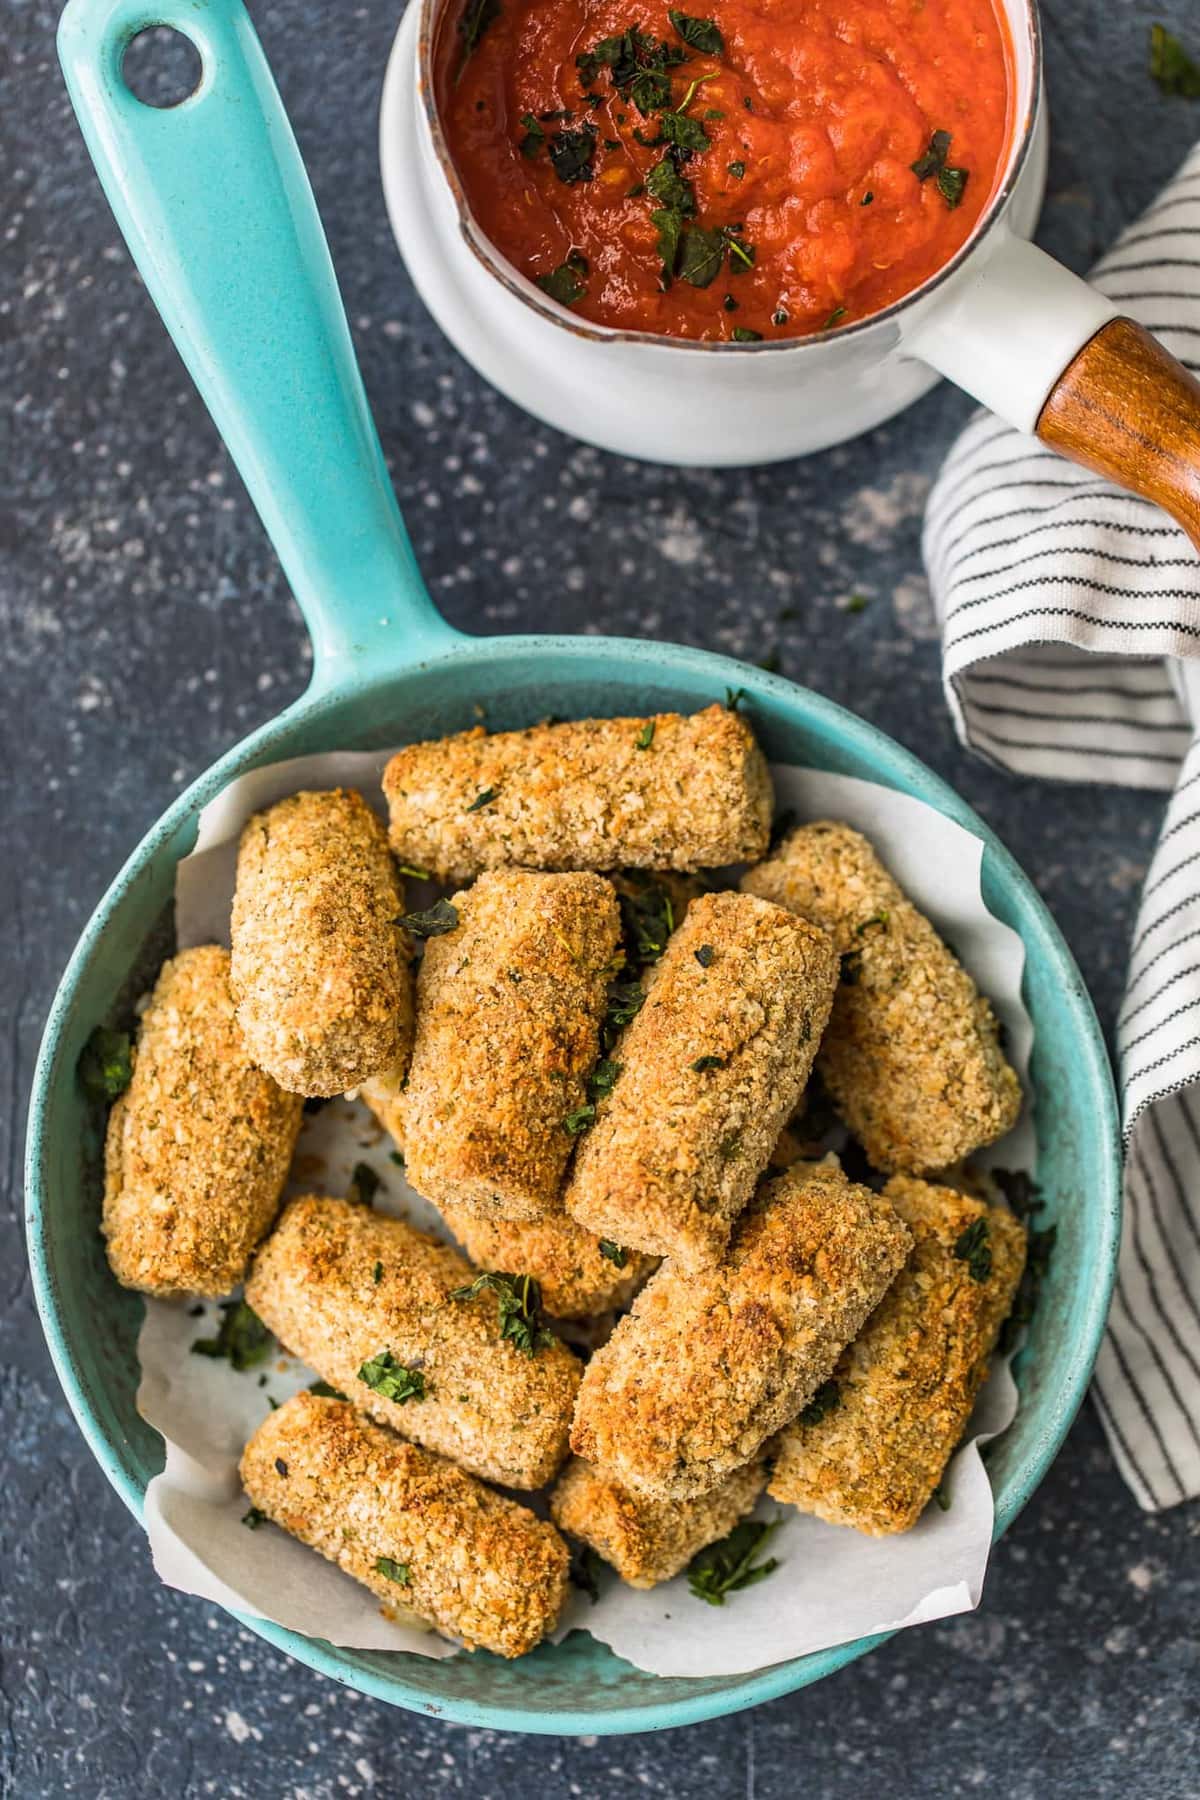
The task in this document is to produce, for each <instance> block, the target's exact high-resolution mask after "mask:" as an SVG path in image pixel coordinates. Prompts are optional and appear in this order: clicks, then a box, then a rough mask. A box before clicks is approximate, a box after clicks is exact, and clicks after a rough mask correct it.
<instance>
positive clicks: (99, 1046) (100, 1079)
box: [79, 1025, 133, 1100]
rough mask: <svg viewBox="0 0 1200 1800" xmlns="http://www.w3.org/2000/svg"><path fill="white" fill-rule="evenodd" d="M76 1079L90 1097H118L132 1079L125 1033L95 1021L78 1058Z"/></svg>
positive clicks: (103, 1098) (98, 1098)
mask: <svg viewBox="0 0 1200 1800" xmlns="http://www.w3.org/2000/svg"><path fill="white" fill-rule="evenodd" d="M79 1079H80V1081H81V1082H82V1083H83V1086H84V1090H85V1092H86V1093H89V1094H90V1095H91V1096H92V1098H93V1099H94V1100H118V1099H120V1097H121V1095H122V1094H123V1093H124V1092H125V1089H126V1088H127V1087H128V1086H129V1084H130V1082H131V1081H132V1080H133V1057H132V1055H131V1053H130V1041H129V1033H128V1032H127V1031H111V1030H110V1029H109V1027H108V1026H107V1025H97V1026H96V1028H95V1030H94V1031H93V1032H92V1034H91V1036H90V1037H89V1038H88V1041H87V1043H86V1044H85V1045H84V1046H83V1050H82V1053H81V1054H80V1058H79Z"/></svg>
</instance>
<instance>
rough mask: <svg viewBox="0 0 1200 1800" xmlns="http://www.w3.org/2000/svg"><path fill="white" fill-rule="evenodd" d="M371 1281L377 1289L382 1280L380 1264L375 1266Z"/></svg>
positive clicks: (381, 1265)
mask: <svg viewBox="0 0 1200 1800" xmlns="http://www.w3.org/2000/svg"><path fill="white" fill-rule="evenodd" d="M371 1279H372V1280H373V1281H374V1283H375V1286H376V1287H378V1286H379V1283H380V1282H381V1281H382V1280H383V1264H382V1263H381V1262H377V1263H376V1264H375V1270H374V1273H373V1275H372V1277H371Z"/></svg>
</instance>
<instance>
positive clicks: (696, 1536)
mask: <svg viewBox="0 0 1200 1800" xmlns="http://www.w3.org/2000/svg"><path fill="white" fill-rule="evenodd" d="M766 1478H767V1471H766V1464H765V1462H764V1460H763V1458H762V1457H756V1458H755V1460H754V1461H753V1462H750V1463H747V1464H746V1466H745V1468H743V1469H735V1470H734V1471H733V1473H732V1475H729V1476H727V1477H726V1478H725V1480H724V1481H723V1482H722V1483H721V1485H720V1487H716V1488H713V1490H712V1492H711V1493H708V1494H702V1495H700V1496H699V1498H698V1499H695V1500H666V1501H664V1500H649V1499H647V1498H646V1497H645V1495H643V1494H635V1493H632V1492H631V1491H630V1490H629V1489H628V1488H623V1487H621V1485H620V1484H619V1483H618V1482H616V1481H611V1480H609V1479H608V1478H607V1477H606V1476H604V1475H601V1474H599V1473H598V1471H597V1470H595V1469H593V1468H592V1466H591V1464H590V1463H586V1462H584V1461H583V1459H582V1457H578V1456H573V1457H572V1458H571V1460H570V1462H569V1463H568V1464H567V1466H566V1468H565V1469H564V1470H563V1472H562V1474H561V1475H560V1476H559V1478H558V1481H557V1482H556V1484H555V1487H554V1491H553V1492H552V1494H551V1495H550V1517H551V1518H552V1519H553V1520H554V1523H555V1524H556V1525H557V1526H558V1528H559V1530H560V1531H564V1532H566V1533H567V1535H568V1536H569V1537H573V1538H578V1539H579V1540H580V1542H581V1543H584V1544H588V1545H590V1546H591V1548H592V1549H593V1550H594V1551H595V1552H596V1554H597V1555H598V1556H601V1557H603V1558H604V1561H605V1562H606V1563H611V1564H612V1567H613V1568H614V1569H615V1570H616V1571H617V1574H618V1575H619V1576H620V1577H621V1580H622V1581H627V1582H628V1583H629V1585H630V1587H635V1588H652V1587H657V1585H658V1583H659V1582H660V1581H670V1580H671V1578H672V1576H675V1575H678V1574H679V1572H680V1570H681V1569H686V1568H687V1565H688V1564H689V1562H691V1560H692V1558H693V1556H695V1554H696V1552H697V1551H698V1550H703V1549H705V1548H706V1547H707V1546H708V1545H709V1544H715V1543H716V1542H717V1540H718V1539H719V1538H723V1537H725V1536H726V1535H727V1533H729V1532H730V1531H732V1530H733V1528H734V1526H735V1525H736V1524H737V1523H738V1521H739V1519H744V1518H745V1516H746V1514H747V1513H748V1512H751V1511H752V1510H753V1508H754V1504H755V1501H756V1500H757V1499H758V1496H759V1495H760V1494H761V1493H762V1491H763V1487H764V1485H765V1482H766Z"/></svg>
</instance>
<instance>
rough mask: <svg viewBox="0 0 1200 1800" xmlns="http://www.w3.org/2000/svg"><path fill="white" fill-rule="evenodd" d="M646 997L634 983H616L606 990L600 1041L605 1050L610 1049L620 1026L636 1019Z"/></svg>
mask: <svg viewBox="0 0 1200 1800" xmlns="http://www.w3.org/2000/svg"><path fill="white" fill-rule="evenodd" d="M645 998H646V995H645V993H644V991H643V990H642V988H641V987H640V986H639V985H638V983H637V982H636V981H617V982H614V983H613V985H612V987H610V988H609V990H608V1006H607V1010H606V1011H605V1014H604V1024H603V1026H602V1028H601V1033H600V1041H601V1043H602V1044H603V1046H604V1048H605V1049H606V1050H608V1049H610V1048H611V1047H612V1044H613V1042H614V1041H615V1039H616V1036H617V1033H618V1032H619V1031H620V1030H621V1028H622V1026H624V1025H628V1024H629V1022H630V1021H631V1020H632V1019H636V1018H637V1016H638V1014H639V1013H640V1012H641V1010H642V1003H643V1001H644V1000H645Z"/></svg>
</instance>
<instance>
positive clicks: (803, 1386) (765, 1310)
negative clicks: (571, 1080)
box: [571, 1161, 911, 1500]
mask: <svg viewBox="0 0 1200 1800" xmlns="http://www.w3.org/2000/svg"><path fill="white" fill-rule="evenodd" d="M910 1242H911V1240H910V1237H909V1233H908V1229H907V1227H906V1226H905V1225H903V1224H902V1223H901V1221H900V1219H899V1218H898V1216H897V1214H896V1212H895V1211H894V1209H893V1208H892V1206H891V1205H890V1204H889V1203H888V1202H887V1201H886V1200H883V1199H881V1198H880V1197H879V1196H878V1195H876V1194H873V1193H872V1192H871V1191H870V1189H869V1188H864V1187H858V1186H856V1185H854V1184H853V1183H851V1182H849V1181H847V1180H846V1177H845V1176H844V1175H843V1174H842V1172H841V1170H840V1169H839V1168H838V1167H837V1165H836V1163H834V1162H832V1161H831V1162H829V1163H819V1164H811V1163H810V1164H802V1163H798V1164H796V1165H795V1167H794V1168H792V1169H789V1170H788V1172H787V1173H786V1174H784V1175H781V1176H779V1177H778V1178H777V1179H776V1180H774V1181H768V1182H765V1183H764V1184H763V1185H762V1186H761V1187H760V1189H759V1191H758V1193H757V1195H756V1196H755V1198H754V1200H753V1201H752V1202H751V1204H750V1206H749V1207H747V1209H746V1211H745V1212H744V1213H743V1214H742V1217H741V1218H740V1219H739V1221H738V1223H737V1226H736V1227H735V1229H734V1233H733V1237H732V1240H731V1242H730V1246H729V1251H728V1254H727V1256H726V1258H725V1260H724V1261H723V1262H722V1263H720V1264H719V1265H718V1267H717V1268H715V1269H709V1270H705V1271H704V1272H703V1273H702V1274H697V1275H689V1274H687V1273H686V1272H685V1271H684V1270H682V1269H680V1268H679V1267H678V1266H677V1265H676V1263H675V1262H674V1261H670V1262H667V1263H665V1264H664V1265H663V1267H662V1268H661V1269H660V1270H659V1271H658V1274H657V1275H654V1276H652V1277H651V1279H650V1281H649V1282H648V1283H647V1285H646V1286H645V1287H644V1288H643V1289H642V1291H641V1293H640V1294H639V1296H638V1298H637V1299H636V1300H635V1301H634V1303H633V1311H632V1312H631V1313H629V1314H628V1315H627V1316H626V1317H625V1318H624V1319H622V1320H621V1322H620V1323H619V1324H618V1326H617V1328H616V1330H615V1331H614V1332H613V1334H612V1336H611V1337H610V1338H609V1340H608V1342H607V1343H606V1344H604V1345H603V1346H602V1348H601V1349H599V1350H598V1351H597V1352H596V1354H595V1355H594V1356H593V1357H592V1360H591V1362H590V1363H589V1364H588V1366H587V1368H586V1369H585V1371H584V1376H583V1381H582V1382H581V1384H580V1389H579V1399H578V1401H577V1403H576V1407H575V1422H574V1425H573V1426H572V1428H571V1448H572V1449H573V1450H574V1451H575V1452H576V1454H577V1455H579V1456H583V1457H586V1458H587V1460H588V1461H589V1462H591V1463H593V1464H595V1465H596V1467H597V1468H599V1469H600V1470H601V1471H602V1472H603V1473H604V1474H607V1475H610V1476H612V1477H613V1479H614V1480H616V1481H619V1482H620V1483H621V1485H622V1486H623V1487H630V1488H634V1489H635V1490H636V1491H637V1492H638V1493H640V1494H646V1495H649V1496H650V1497H651V1498H654V1499H660V1500H687V1499H692V1498H694V1497H695V1496H696V1495H698V1494H705V1493H708V1492H710V1491H711V1490H712V1489H713V1488H715V1487H717V1486H719V1484H720V1483H721V1482H722V1481H724V1479H725V1478H726V1476H727V1475H729V1474H731V1473H732V1471H733V1470H734V1469H737V1468H740V1467H741V1466H742V1464H743V1463H746V1462H749V1461H750V1459H751V1457H753V1456H754V1455H756V1454H757V1452H758V1450H759V1447H760V1446H761V1445H762V1444H763V1443H764V1441H765V1440H766V1439H767V1438H768V1437H769V1436H770V1435H771V1433H772V1432H775V1431H778V1430H779V1429H780V1427H781V1426H782V1425H784V1424H786V1423H787V1421H788V1420H789V1419H793V1418H795V1416H796V1414H797V1413H798V1412H799V1411H800V1410H801V1408H802V1407H804V1406H806V1405H807V1404H808V1402H809V1400H810V1399H811V1398H812V1396H813V1394H814V1393H815V1392H816V1390H817V1388H818V1387H819V1386H820V1385H821V1383H822V1382H823V1381H826V1380H827V1379H828V1378H829V1376H830V1375H831V1374H832V1372H833V1368H834V1364H835V1363H836V1362H837V1359H838V1357H839V1356H840V1355H841V1353H842V1351H843V1350H844V1349H845V1347H846V1345H847V1344H848V1343H849V1342H850V1341H851V1339H852V1338H854V1337H856V1336H857V1335H858V1332H859V1331H860V1330H861V1329H862V1326H863V1323H864V1321H865V1320H866V1318H867V1316H868V1314H869V1313H871V1312H872V1311H873V1309H874V1308H875V1307H876V1306H877V1305H878V1304H879V1301H880V1300H881V1299H882V1298H883V1295H884V1293H885V1291H886V1289H887V1287H888V1285H889V1283H890V1282H891V1281H892V1279H893V1277H894V1276H895V1274H896V1272H897V1270H898V1269H899V1268H900V1267H901V1266H902V1264H903V1262H904V1259H905V1257H906V1256H907V1254H908V1248H909V1244H910Z"/></svg>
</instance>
